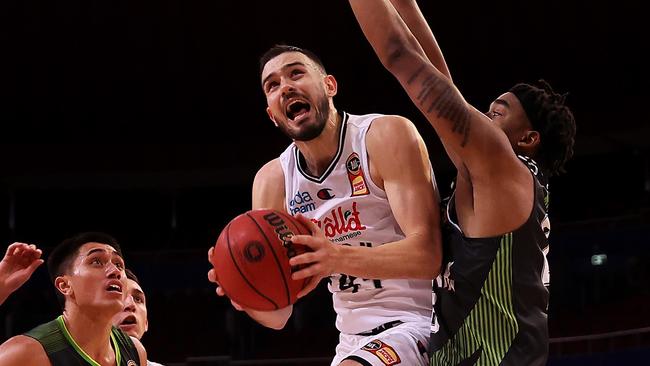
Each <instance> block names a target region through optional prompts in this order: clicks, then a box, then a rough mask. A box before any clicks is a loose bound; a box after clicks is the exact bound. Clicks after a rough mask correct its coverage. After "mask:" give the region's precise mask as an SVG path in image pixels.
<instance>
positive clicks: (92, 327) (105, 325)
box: [63, 306, 115, 365]
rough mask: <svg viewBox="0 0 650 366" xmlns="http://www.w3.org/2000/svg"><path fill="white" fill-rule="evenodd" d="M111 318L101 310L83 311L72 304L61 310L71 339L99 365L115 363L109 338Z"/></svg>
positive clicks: (113, 351)
mask: <svg viewBox="0 0 650 366" xmlns="http://www.w3.org/2000/svg"><path fill="white" fill-rule="evenodd" d="M111 319H112V316H103V314H101V312H89V311H85V312H84V311H81V310H80V309H79V308H77V307H72V306H71V307H70V310H67V308H66V310H64V311H63V320H64V322H65V326H66V328H67V329H68V332H69V333H70V336H71V337H72V339H74V341H75V342H76V343H77V346H79V347H80V348H81V349H82V350H83V351H84V352H86V354H87V355H88V356H90V358H92V359H93V360H95V361H97V362H98V363H99V364H101V365H113V364H115V350H113V348H112V346H111V340H110V337H111V327H112V324H111Z"/></svg>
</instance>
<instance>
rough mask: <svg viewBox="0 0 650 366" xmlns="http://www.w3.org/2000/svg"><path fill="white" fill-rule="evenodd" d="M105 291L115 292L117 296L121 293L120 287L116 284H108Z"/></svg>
mask: <svg viewBox="0 0 650 366" xmlns="http://www.w3.org/2000/svg"><path fill="white" fill-rule="evenodd" d="M106 291H108V292H116V293H118V294H121V293H122V286H121V285H118V284H114V283H113V284H110V285H108V287H106Z"/></svg>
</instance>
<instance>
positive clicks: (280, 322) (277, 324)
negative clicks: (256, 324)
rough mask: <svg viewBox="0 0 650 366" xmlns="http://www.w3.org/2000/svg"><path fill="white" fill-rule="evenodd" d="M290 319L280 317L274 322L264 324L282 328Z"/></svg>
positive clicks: (278, 328) (268, 326) (273, 327)
mask: <svg viewBox="0 0 650 366" xmlns="http://www.w3.org/2000/svg"><path fill="white" fill-rule="evenodd" d="M288 320H289V319H278V320H276V321H274V322H272V323H268V324H264V326H266V327H267V328H271V329H273V330H282V329H284V327H285V326H286V325H287V321H288Z"/></svg>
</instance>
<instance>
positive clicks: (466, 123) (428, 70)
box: [350, 0, 518, 179]
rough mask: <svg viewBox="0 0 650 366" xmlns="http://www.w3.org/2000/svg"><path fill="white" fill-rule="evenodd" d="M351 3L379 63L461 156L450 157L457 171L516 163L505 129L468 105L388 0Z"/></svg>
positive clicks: (480, 171) (487, 170)
mask: <svg viewBox="0 0 650 366" xmlns="http://www.w3.org/2000/svg"><path fill="white" fill-rule="evenodd" d="M350 5H351V6H352V10H353V11H354V14H355V16H356V18H357V20H358V22H359V24H360V26H361V29H362V30H363V33H364V34H365V36H366V38H367V39H368V41H369V42H370V44H371V46H372V47H373V49H374V50H375V53H376V54H377V56H378V57H379V59H380V60H381V62H382V64H383V65H384V66H385V67H386V68H387V69H388V70H389V71H390V72H391V73H392V74H393V75H394V76H395V77H396V78H397V79H398V81H399V82H400V84H401V85H402V87H403V88H404V89H405V90H406V92H407V93H408V95H409V97H410V98H411V100H412V101H413V102H414V103H415V104H416V106H417V107H418V108H419V109H420V111H421V112H422V113H423V114H424V115H425V117H426V118H427V120H428V121H429V122H430V123H431V125H432V126H433V127H434V129H435V130H436V133H437V134H438V136H440V139H441V140H442V141H443V143H444V144H445V147H446V148H447V149H448V150H451V151H453V153H454V154H457V156H458V157H459V158H460V159H459V161H454V164H455V165H456V166H457V168H459V171H460V170H461V169H464V168H465V167H467V169H468V170H469V171H470V175H471V176H472V179H474V178H476V177H477V176H478V177H485V176H489V175H491V174H493V173H494V172H495V171H503V170H505V169H501V168H505V167H508V168H509V167H511V166H512V165H514V164H518V162H517V161H516V156H515V155H514V154H513V153H512V148H511V147H510V144H509V142H508V139H507V138H506V136H505V134H504V133H503V132H502V131H501V130H499V129H498V128H497V127H496V126H494V125H493V124H492V123H491V122H490V120H489V119H488V118H487V117H486V116H485V115H484V114H483V113H481V112H480V111H478V110H476V109H475V108H474V107H472V106H471V105H469V104H468V103H467V102H466V101H465V99H464V98H463V96H462V95H461V94H460V92H459V91H458V90H457V89H456V87H455V86H454V85H453V83H452V82H451V80H450V79H448V78H447V77H446V76H445V75H444V74H443V73H441V72H440V71H439V70H438V69H437V68H436V67H434V65H432V63H431V61H430V60H429V59H428V58H427V57H426V56H425V52H424V50H423V48H422V46H421V45H420V43H418V42H417V39H416V38H415V36H414V35H413V34H412V33H411V31H410V30H409V28H408V27H407V25H406V24H405V22H404V20H403V19H402V17H401V16H400V15H399V13H398V12H397V10H396V9H395V8H394V7H393V6H392V5H391V3H390V2H389V1H388V0H350ZM496 155H503V157H501V156H496ZM487 156H491V157H492V158H491V159H485V157H487ZM459 165H460V166H459Z"/></svg>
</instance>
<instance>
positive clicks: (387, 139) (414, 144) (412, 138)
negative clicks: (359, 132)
mask: <svg viewBox="0 0 650 366" xmlns="http://www.w3.org/2000/svg"><path fill="white" fill-rule="evenodd" d="M366 146H367V147H368V153H369V154H377V153H380V154H391V153H394V152H406V151H412V152H414V153H415V152H417V151H418V150H421V151H420V152H422V153H424V152H426V146H425V144H424V141H423V140H422V137H421V136H420V133H419V132H418V130H417V128H416V127H415V125H414V124H413V122H411V121H410V120H409V119H408V118H405V117H402V116H396V115H386V116H381V117H378V118H376V119H375V120H374V121H373V123H372V125H371V126H370V128H369V130H368V133H367V135H366ZM427 154H428V153H427Z"/></svg>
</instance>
